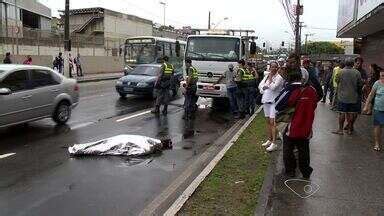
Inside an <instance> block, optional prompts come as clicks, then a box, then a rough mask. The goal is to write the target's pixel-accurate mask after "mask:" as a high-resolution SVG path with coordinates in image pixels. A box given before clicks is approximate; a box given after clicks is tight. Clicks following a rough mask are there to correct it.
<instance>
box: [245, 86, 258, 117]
mask: <svg viewBox="0 0 384 216" xmlns="http://www.w3.org/2000/svg"><path fill="white" fill-rule="evenodd" d="M256 92H257V91H256V88H255V87H254V86H251V87H248V98H247V100H248V101H249V103H248V110H249V112H250V113H252V112H254V111H255V107H256Z"/></svg>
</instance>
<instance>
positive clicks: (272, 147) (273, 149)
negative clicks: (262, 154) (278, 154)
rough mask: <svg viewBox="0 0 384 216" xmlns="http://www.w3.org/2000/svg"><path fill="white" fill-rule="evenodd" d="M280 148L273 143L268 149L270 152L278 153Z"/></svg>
mask: <svg viewBox="0 0 384 216" xmlns="http://www.w3.org/2000/svg"><path fill="white" fill-rule="evenodd" d="M278 148H279V146H278V145H277V144H275V143H271V145H270V146H269V147H268V148H267V151H268V152H273V151H276V150H277V149H278Z"/></svg>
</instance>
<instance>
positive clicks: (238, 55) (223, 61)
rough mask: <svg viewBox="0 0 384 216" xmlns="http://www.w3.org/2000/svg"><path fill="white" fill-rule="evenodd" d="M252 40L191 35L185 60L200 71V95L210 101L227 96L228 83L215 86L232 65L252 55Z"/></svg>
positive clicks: (239, 37)
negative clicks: (250, 48)
mask: <svg viewBox="0 0 384 216" xmlns="http://www.w3.org/2000/svg"><path fill="white" fill-rule="evenodd" d="M249 44H250V40H249V37H243V36H230V35H192V36H189V37H188V39H187V50H186V52H185V58H189V59H191V60H192V62H193V66H194V67H195V68H196V69H197V70H198V74H199V76H198V78H199V80H198V83H197V95H198V96H201V97H210V98H225V97H227V88H226V85H225V80H223V82H222V83H220V84H217V85H214V83H216V82H217V81H218V79H219V78H220V77H221V76H222V75H223V74H224V73H225V71H226V70H227V69H228V65H229V64H233V65H234V66H236V65H237V61H239V60H240V59H245V58H247V57H248V54H249Z"/></svg>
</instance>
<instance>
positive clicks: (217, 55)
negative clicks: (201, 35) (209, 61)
mask: <svg viewBox="0 0 384 216" xmlns="http://www.w3.org/2000/svg"><path fill="white" fill-rule="evenodd" d="M209 55H210V56H216V57H220V58H223V59H224V60H226V61H229V60H231V59H230V58H227V57H225V56H223V55H219V54H209Z"/></svg>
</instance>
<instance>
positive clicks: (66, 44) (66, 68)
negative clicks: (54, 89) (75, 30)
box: [64, 0, 71, 77]
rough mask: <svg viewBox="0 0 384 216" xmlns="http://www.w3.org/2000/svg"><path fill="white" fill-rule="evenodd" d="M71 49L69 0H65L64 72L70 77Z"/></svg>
mask: <svg viewBox="0 0 384 216" xmlns="http://www.w3.org/2000/svg"><path fill="white" fill-rule="evenodd" d="M70 51H71V40H70V38H69V0H65V12H64V74H65V75H68V76H69V77H70V74H69V73H70V71H69V61H68V54H69V52H70Z"/></svg>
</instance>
